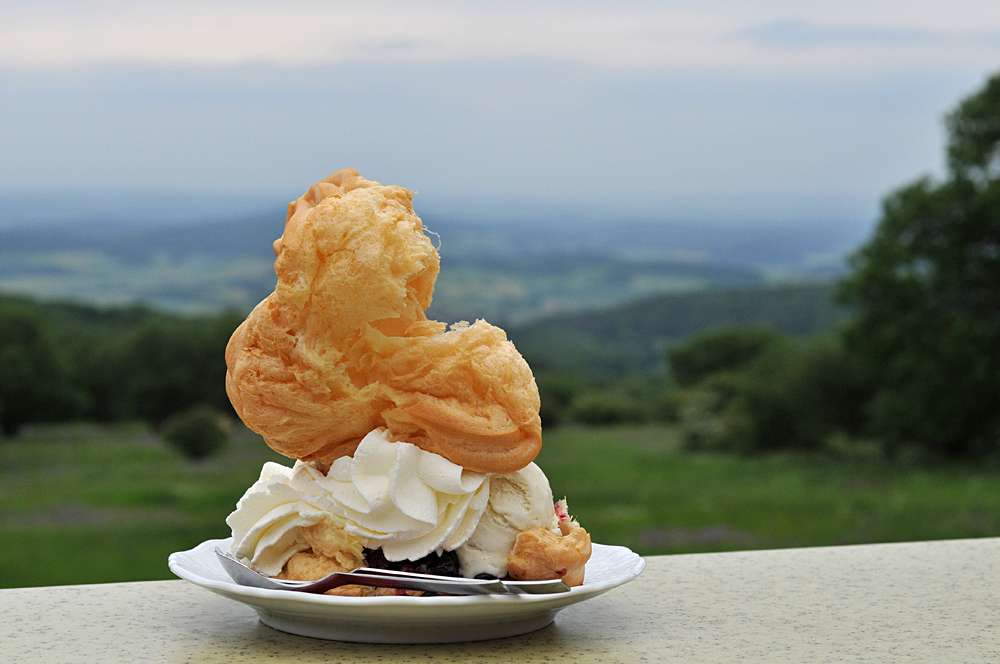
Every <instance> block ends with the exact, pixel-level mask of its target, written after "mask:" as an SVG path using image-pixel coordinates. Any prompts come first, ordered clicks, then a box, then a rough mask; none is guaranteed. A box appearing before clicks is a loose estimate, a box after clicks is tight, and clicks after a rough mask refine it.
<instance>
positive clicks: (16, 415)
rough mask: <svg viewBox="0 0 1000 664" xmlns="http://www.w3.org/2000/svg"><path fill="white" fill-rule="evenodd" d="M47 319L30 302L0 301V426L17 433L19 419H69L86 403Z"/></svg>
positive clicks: (20, 420)
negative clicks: (76, 387) (70, 380)
mask: <svg viewBox="0 0 1000 664" xmlns="http://www.w3.org/2000/svg"><path fill="white" fill-rule="evenodd" d="M84 403H85V396H84V395H83V394H82V393H80V392H79V391H77V390H74V389H73V388H72V387H71V385H70V382H69V372H68V370H67V366H66V364H65V361H64V358H63V357H62V356H61V355H60V353H59V349H58V348H57V346H56V344H55V342H54V341H53V339H52V336H51V334H50V331H49V329H48V326H47V322H46V321H45V320H44V319H43V318H42V317H41V316H40V315H39V314H38V312H37V311H35V310H34V309H33V308H32V307H30V306H28V305H26V304H22V303H19V302H13V301H6V302H3V303H0V428H2V431H3V433H4V434H5V435H8V436H12V435H14V434H16V433H17V431H18V429H19V428H20V426H21V425H22V424H25V423H28V422H45V421H54V420H67V419H71V418H72V417H74V416H76V415H77V414H78V413H79V412H80V411H81V410H82V409H83V407H84Z"/></svg>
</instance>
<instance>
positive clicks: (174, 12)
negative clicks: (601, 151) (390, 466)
mask: <svg viewBox="0 0 1000 664" xmlns="http://www.w3.org/2000/svg"><path fill="white" fill-rule="evenodd" d="M943 4H944V3H940V2H938V3H933V2H928V1H926V0H925V1H921V0H911V1H910V2H906V3H903V2H899V1H896V0H891V1H886V0H882V1H878V0H872V1H870V2H867V3H862V2H855V1H853V0H847V1H842V2H838V3H822V4H817V5H815V6H813V5H809V6H808V7H806V6H804V5H802V4H801V3H791V2H783V1H780V0H760V1H759V2H751V1H749V0H729V1H719V0H716V1H712V0H705V1H704V2H672V3H669V4H668V3H653V2H627V1H623V2H616V3H610V2H586V1H580V2H575V3H570V2H545V1H542V0H539V1H538V2H534V3H519V2H506V3H502V4H499V3H486V2H447V1H444V0H431V1H429V2H424V3H419V4H417V3H403V2H380V1H376V0H372V1H369V2H365V3H358V2H332V1H327V2H318V1H317V2H313V1H307V2H303V1H299V2H293V1H288V0H286V1H285V2H278V1H277V0H258V1H257V2H252V3H251V2H235V1H232V0H203V1H201V2H193V1H180V2H160V3H156V2H143V3H136V2H124V1H122V0H79V1H77V2H52V1H51V0H49V1H45V0H38V1H37V2H30V3H29V2H23V1H22V2H17V1H16V0H13V1H12V2H11V3H10V4H9V5H8V3H4V8H3V9H0V66H8V67H11V66H13V67H38V66H44V67H67V66H81V65H89V64H101V63H121V62H133V63H135V62H138V63H150V64H202V65H228V64H237V63H248V62H267V63H272V64H282V65H294V66H305V65H317V64H327V65H329V64H340V63H347V62H366V63H367V62H372V61H375V62H409V63H415V62H424V63H435V62H436V63H456V62H469V61H477V62H499V61H510V60H524V59H539V60H550V61H556V62H565V63H575V64H584V65H587V66H592V67H599V68H605V69H643V68H646V69H649V68H653V69H656V68H668V69H683V68H690V67H702V68H706V67H707V68H713V69H730V70H744V71H745V70H758V71H760V70H774V71H804V70H807V69H809V68H821V69H823V68H825V69H835V68H837V67H843V66H851V65H852V64H854V65H857V63H859V62H865V63H866V64H865V66H866V67H870V66H872V63H871V60H872V55H873V54H875V55H886V53H892V54H893V55H892V57H890V58H889V61H890V62H896V63H898V62H904V63H908V64H909V65H911V66H917V65H919V64H926V63H932V62H938V61H941V60H942V59H943V60H946V61H956V60H963V59H964V60H965V61H968V60H970V59H978V60H980V61H982V60H985V59H986V58H992V59H993V60H994V61H996V60H998V59H1000V41H998V40H996V39H995V38H994V37H995V36H996V35H997V34H1000V4H998V3H992V4H984V3H982V2H980V1H979V0H953V1H952V2H950V3H948V7H947V11H944V10H943V9H942V8H941V7H939V5H943ZM804 7H805V8H804ZM818 47H823V48H822V49H820V48H818ZM790 48H793V49H798V50H799V51H807V50H812V51H816V52H815V53H810V54H807V55H808V57H804V58H789V57H788V53H787V51H788V49H790Z"/></svg>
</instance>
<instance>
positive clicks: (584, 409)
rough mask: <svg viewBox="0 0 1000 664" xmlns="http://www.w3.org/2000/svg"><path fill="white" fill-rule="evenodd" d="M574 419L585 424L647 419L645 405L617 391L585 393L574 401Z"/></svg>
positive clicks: (572, 408) (619, 422)
mask: <svg viewBox="0 0 1000 664" xmlns="http://www.w3.org/2000/svg"><path fill="white" fill-rule="evenodd" d="M570 410H571V413H572V416H573V419H574V420H575V421H577V422H581V423H583V424H621V423H623V422H642V421H644V420H645V419H646V408H645V407H644V404H642V403H641V402H639V401H637V400H636V399H634V398H633V397H631V396H630V395H628V394H624V393H622V392H616V391H591V392H584V393H583V394H581V395H580V396H578V397H577V398H576V399H574V400H573V404H572V407H571V409H570Z"/></svg>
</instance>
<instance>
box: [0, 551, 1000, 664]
mask: <svg viewBox="0 0 1000 664" xmlns="http://www.w3.org/2000/svg"><path fill="white" fill-rule="evenodd" d="M998 560H1000V539H980V540H956V541H949V542H920V543H912V544H883V545H870V546H850V547H832V548H814V549H788V550H781V551H751V552H740V553H723V554H703V555H685V556H669V557H668V556H658V557H653V558H650V559H649V560H648V563H649V564H648V567H647V568H646V571H645V572H644V573H643V574H642V576H641V577H639V578H638V579H637V580H635V581H633V582H632V583H629V584H627V585H625V586H623V587H621V588H617V589H615V590H612V591H611V592H609V593H607V594H604V595H601V596H599V597H596V598H594V599H591V600H589V601H586V602H582V603H580V604H576V605H573V606H570V607H568V608H566V609H564V610H563V611H561V612H560V613H559V614H558V616H557V618H556V621H555V623H554V624H552V625H549V626H548V627H546V628H544V629H542V630H540V631H537V632H534V633H532V634H527V635H525V636H520V637H514V638H509V639H502V640H498V641H486V642H478V643H468V644H451V645H432V646H398V645H393V646H389V645H363V644H352V643H339V642H334V641H321V640H316V639H309V638H304V637H299V636H292V635H289V634H284V633H282V632H278V631H275V630H273V629H271V628H269V627H265V626H264V625H262V624H261V623H260V622H259V621H258V620H257V615H256V614H255V613H254V612H253V610H251V609H249V608H247V607H245V606H243V605H242V604H239V603H237V602H235V601H232V600H228V599H225V598H223V597H220V596H217V595H214V594H212V593H210V592H208V591H207V590H203V589H201V588H199V587H197V586H194V585H191V584H189V583H187V582H185V581H155V582H148V583H120V584H107V585H93V586H62V587H53V588H22V589H9V590H0V625H2V627H0V661H2V662H59V663H62V664H71V663H73V662H88V663H90V662H233V663H236V662H494V661H495V662H508V661H516V662H609V663H610V662H879V663H887V662H889V663H891V662H947V663H949V664H956V663H959V662H970V663H971V662H975V663H981V662H1000V629H998V628H1000V575H998V571H1000V569H998Z"/></svg>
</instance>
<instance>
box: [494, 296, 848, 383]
mask: <svg viewBox="0 0 1000 664" xmlns="http://www.w3.org/2000/svg"><path fill="white" fill-rule="evenodd" d="M832 292H833V287H832V286H831V285H829V284H818V285H802V286H782V287H764V288H754V289H748V288H739V289H726V290H722V289H709V290H702V291H698V292H692V293H682V294H673V295H661V296H657V297H652V298H648V299H643V300H639V301H636V302H631V303H629V304H625V305H622V306H619V307H614V308H611V309H606V310H603V311H588V312H581V313H577V314H571V315H561V316H552V317H549V318H544V319H541V320H538V321H534V322H532V323H530V324H527V325H521V326H515V327H510V328H508V330H507V332H508V336H509V338H510V339H511V340H512V341H513V342H514V345H515V346H516V347H517V349H518V350H519V351H520V352H521V354H522V355H524V356H525V358H526V359H527V360H528V362H529V363H530V364H531V366H532V367H533V368H534V369H535V370H536V371H537V370H553V371H563V372H566V373H571V374H574V375H580V376H599V375H624V374H627V373H630V372H634V371H647V370H649V369H651V368H654V367H657V366H660V365H661V364H662V361H663V353H664V351H665V349H666V348H667V347H669V346H670V345H671V344H673V343H677V342H679V341H681V340H683V339H684V338H686V337H688V336H690V335H692V334H695V333H697V332H700V331H702V330H705V329H708V328H712V327H719V326H724V325H751V324H753V325H765V326H769V327H772V328H774V329H776V330H779V331H782V332H786V333H789V334H792V335H805V334H810V333H813V332H818V331H822V330H826V329H830V328H832V327H834V326H835V325H836V324H837V323H838V322H839V321H841V320H843V319H844V317H845V316H846V315H847V314H848V311H847V310H846V309H844V308H843V307H841V306H839V305H837V304H835V303H834V302H833V301H832V299H831V296H832Z"/></svg>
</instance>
